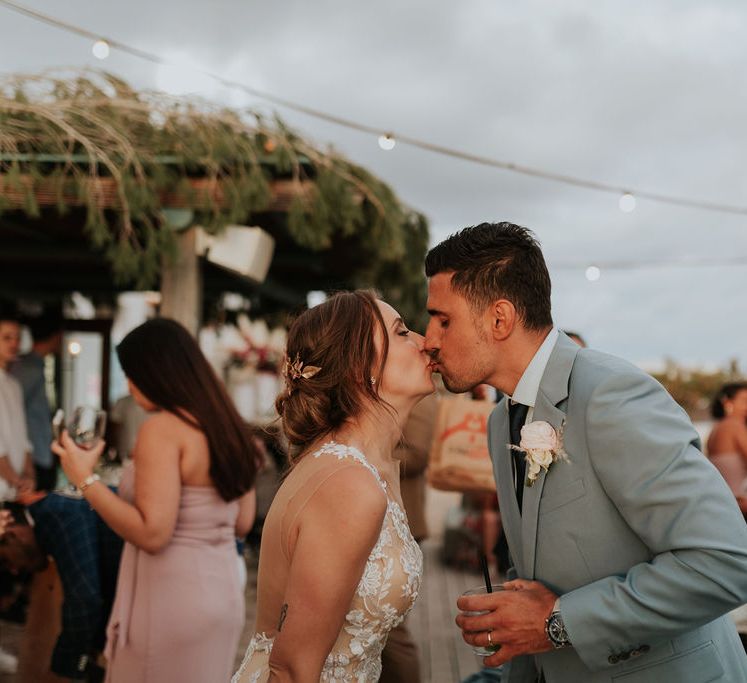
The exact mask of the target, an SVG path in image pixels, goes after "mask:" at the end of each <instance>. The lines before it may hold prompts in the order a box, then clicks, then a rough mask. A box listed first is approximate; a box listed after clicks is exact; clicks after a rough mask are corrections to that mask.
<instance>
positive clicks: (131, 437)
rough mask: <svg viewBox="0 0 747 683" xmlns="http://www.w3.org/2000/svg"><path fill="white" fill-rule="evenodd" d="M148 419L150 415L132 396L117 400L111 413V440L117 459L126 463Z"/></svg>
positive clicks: (128, 395)
mask: <svg viewBox="0 0 747 683" xmlns="http://www.w3.org/2000/svg"><path fill="white" fill-rule="evenodd" d="M147 419H148V413H147V412H146V411H145V410H144V409H143V408H142V406H140V405H139V404H138V402H137V401H136V400H135V399H134V398H133V396H132V394H127V395H126V396H122V397H121V398H119V399H117V400H116V401H115V403H114V405H113V406H112V409H111V410H110V411H109V429H110V432H109V433H110V439H111V443H112V445H113V446H114V450H115V451H116V452H117V457H118V458H119V461H120V462H122V463H126V462H127V461H128V460H129V459H130V458H131V457H132V452H133V451H134V450H135V444H136V443H137V435H138V432H139V431H140V427H142V426H143V423H144V422H145V421H146V420H147Z"/></svg>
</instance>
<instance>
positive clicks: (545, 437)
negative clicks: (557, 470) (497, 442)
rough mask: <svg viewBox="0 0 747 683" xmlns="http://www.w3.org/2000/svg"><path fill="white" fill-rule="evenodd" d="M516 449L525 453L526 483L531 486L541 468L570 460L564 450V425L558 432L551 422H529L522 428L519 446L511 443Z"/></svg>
mask: <svg viewBox="0 0 747 683" xmlns="http://www.w3.org/2000/svg"><path fill="white" fill-rule="evenodd" d="M509 447H510V448H511V449H512V450H515V451H521V452H523V453H525V454H526V455H525V457H526V461H527V480H526V485H527V486H531V485H532V484H534V482H535V480H536V479H537V477H538V476H539V473H540V471H541V470H545V472H547V470H549V469H550V465H552V464H553V463H554V462H557V461H558V460H568V454H567V453H566V452H565V451H564V450H563V426H561V427H560V431H559V432H556V431H555V429H554V428H553V426H552V425H551V424H550V423H549V422H543V421H541V420H540V421H537V422H529V423H528V424H525V425H524V426H523V427H522V428H521V441H520V442H519V445H518V446H513V445H511V444H509Z"/></svg>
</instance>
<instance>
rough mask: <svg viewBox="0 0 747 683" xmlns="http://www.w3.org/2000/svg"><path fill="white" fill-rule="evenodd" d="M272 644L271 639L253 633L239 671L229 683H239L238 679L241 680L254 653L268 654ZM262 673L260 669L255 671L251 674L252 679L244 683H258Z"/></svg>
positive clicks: (261, 634)
mask: <svg viewBox="0 0 747 683" xmlns="http://www.w3.org/2000/svg"><path fill="white" fill-rule="evenodd" d="M272 643H273V639H272V638H270V637H268V636H266V635H265V634H264V633H255V634H254V635H253V636H252V639H251V640H250V641H249V645H248V647H247V648H246V653H245V654H244V659H243V660H242V662H241V666H240V667H239V670H238V671H237V672H236V673H235V674H234V675H233V677H232V678H231V683H239V679H240V678H241V676H242V674H243V673H244V671H246V667H247V666H248V665H249V662H250V661H251V660H252V658H253V657H254V654H255V653H256V652H263V653H265V654H269V653H270V651H271V650H272ZM263 673H264V672H263V671H262V669H260V670H259V671H255V672H254V673H253V674H252V677H251V678H249V679H247V680H246V681H244V683H257V682H258V681H259V677H260V676H261V675H262V674H263Z"/></svg>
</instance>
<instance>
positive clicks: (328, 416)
mask: <svg viewBox="0 0 747 683" xmlns="http://www.w3.org/2000/svg"><path fill="white" fill-rule="evenodd" d="M376 301H377V297H376V294H375V293H374V292H372V291H369V290H356V291H354V292H340V293H338V294H335V295H333V296H332V297H330V298H329V299H327V301H325V302H324V303H322V304H319V305H318V306H314V308H310V309H309V310H307V311H304V312H303V313H302V314H301V315H300V316H298V318H296V320H295V321H294V322H293V324H292V325H291V327H290V330H288V345H287V348H286V363H285V367H284V371H283V373H284V379H285V383H286V386H285V390H284V391H283V392H281V394H280V395H279V396H278V398H277V401H276V402H275V407H276V408H277V411H278V414H279V415H280V416H281V419H282V423H283V429H284V430H285V434H286V436H287V438H288V441H289V442H290V445H291V448H290V460H291V463H293V462H295V461H296V460H297V459H298V457H299V455H300V453H301V451H302V450H303V449H304V448H305V447H307V446H310V445H311V444H313V443H314V442H315V441H317V440H319V439H320V438H322V437H323V436H324V435H325V434H329V433H330V432H333V431H334V430H336V429H338V428H339V427H341V426H342V425H343V423H344V422H345V421H346V420H348V419H350V418H355V417H357V416H358V415H359V414H360V413H361V412H362V410H363V409H364V407H365V406H367V405H371V404H372V403H373V404H381V405H382V406H386V405H387V404H386V403H385V401H383V400H382V399H381V398H380V396H379V395H378V392H377V386H378V384H379V378H380V377H381V372H382V370H383V368H384V363H385V361H386V357H387V353H388V351H389V341H388V336H387V331H386V325H385V323H384V319H383V318H382V316H381V311H379V307H378V306H377V305H376ZM377 330H378V334H379V338H380V339H381V342H382V348H381V354H379V353H378V352H377V350H376V344H375V341H374V340H375V338H376V334H377ZM372 380H373V381H372Z"/></svg>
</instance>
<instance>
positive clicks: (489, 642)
mask: <svg viewBox="0 0 747 683" xmlns="http://www.w3.org/2000/svg"><path fill="white" fill-rule="evenodd" d="M491 633H492V631H488V645H489V646H490V647H493V639H492V638H491V637H490V634H491Z"/></svg>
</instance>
